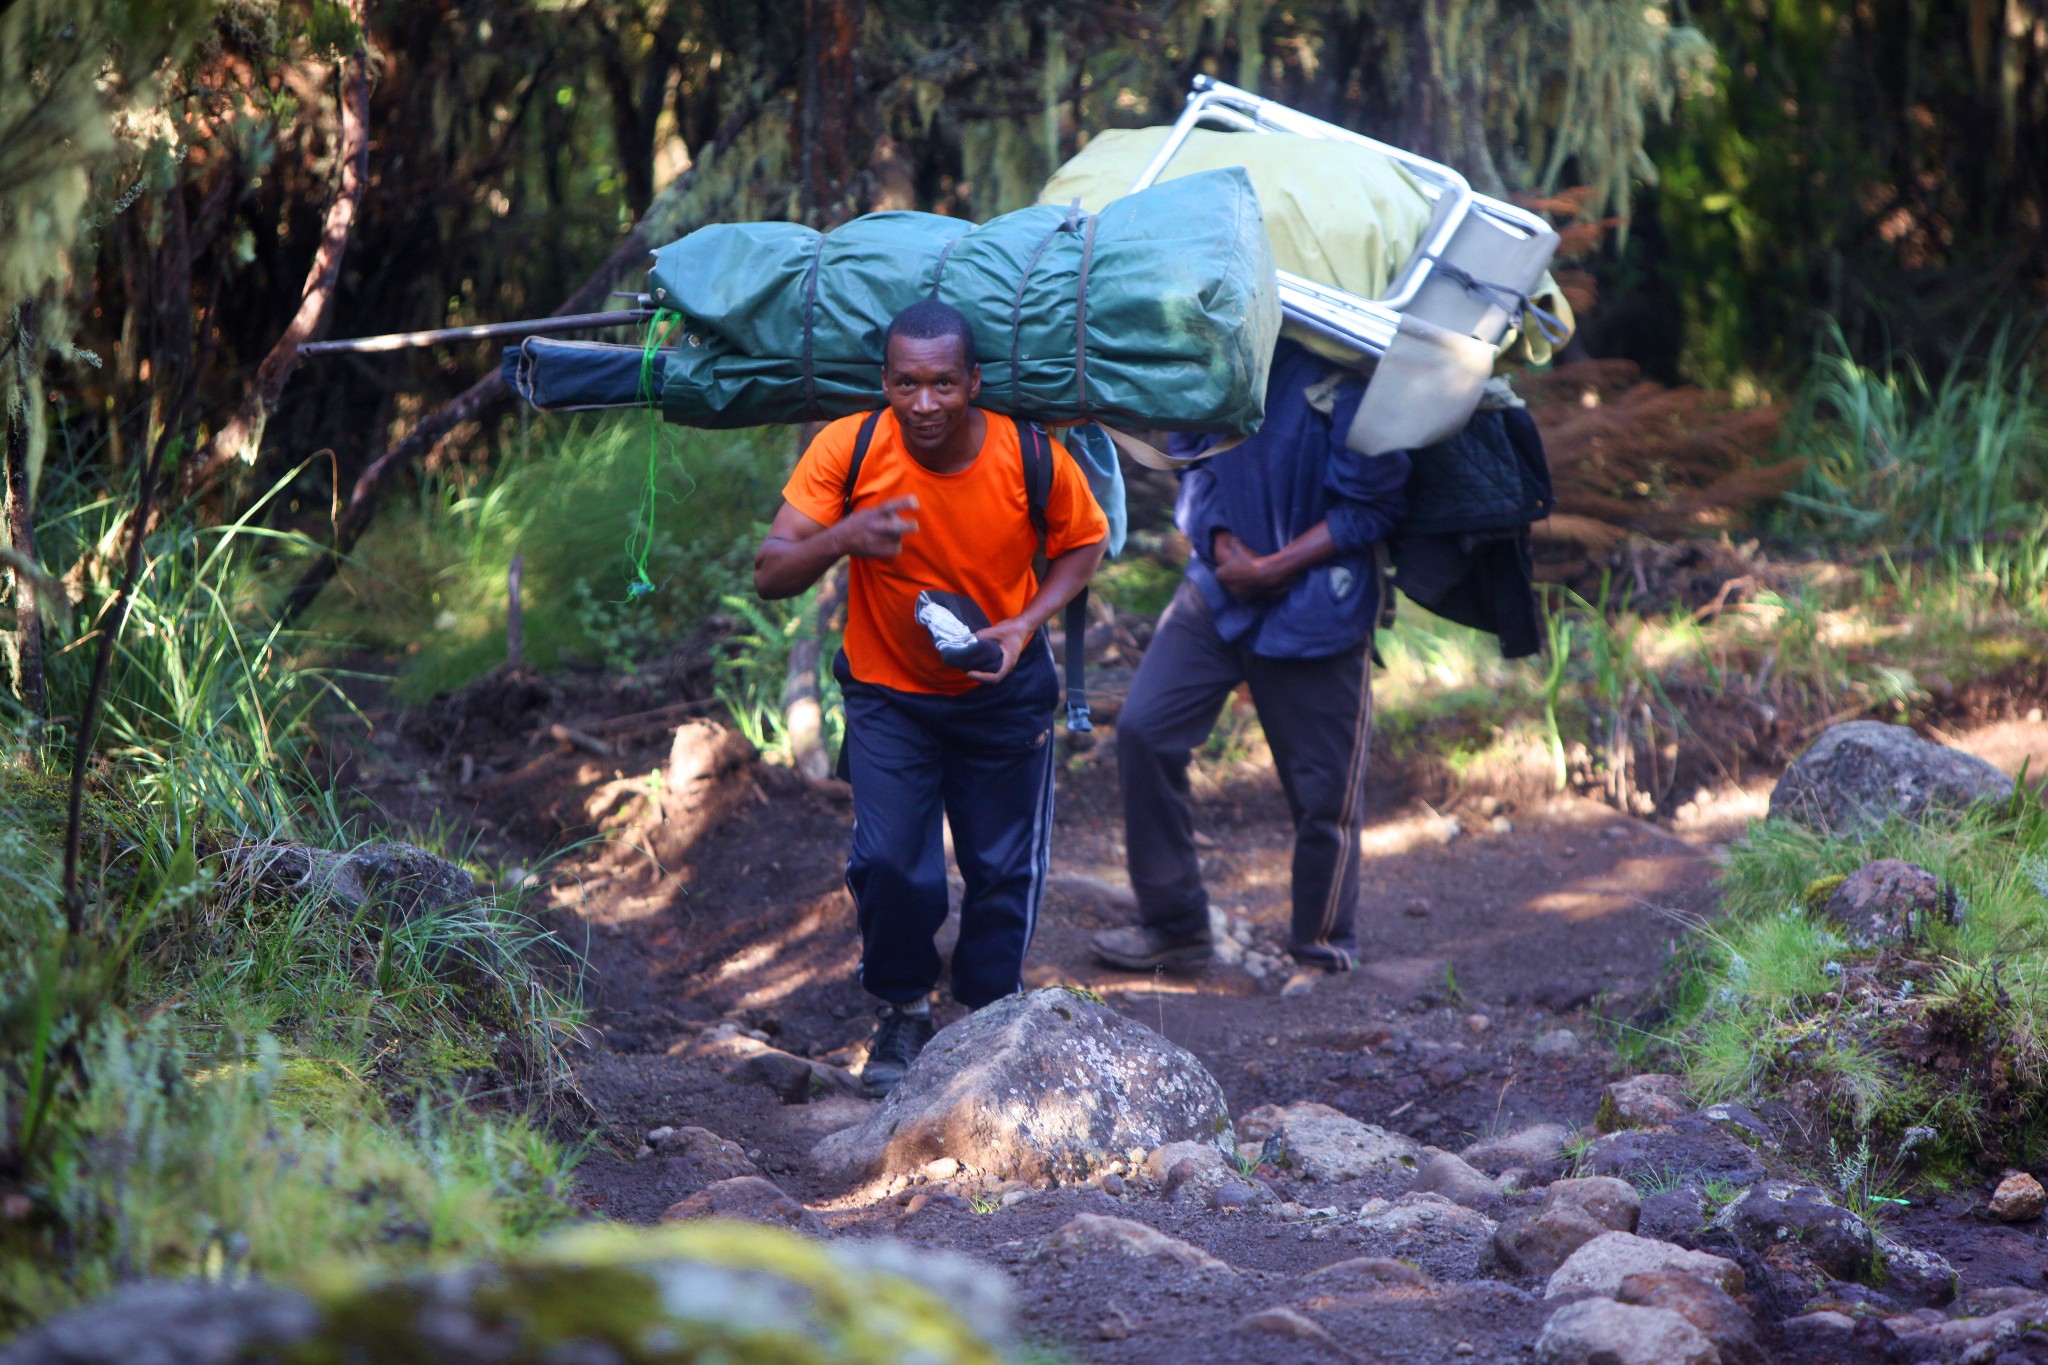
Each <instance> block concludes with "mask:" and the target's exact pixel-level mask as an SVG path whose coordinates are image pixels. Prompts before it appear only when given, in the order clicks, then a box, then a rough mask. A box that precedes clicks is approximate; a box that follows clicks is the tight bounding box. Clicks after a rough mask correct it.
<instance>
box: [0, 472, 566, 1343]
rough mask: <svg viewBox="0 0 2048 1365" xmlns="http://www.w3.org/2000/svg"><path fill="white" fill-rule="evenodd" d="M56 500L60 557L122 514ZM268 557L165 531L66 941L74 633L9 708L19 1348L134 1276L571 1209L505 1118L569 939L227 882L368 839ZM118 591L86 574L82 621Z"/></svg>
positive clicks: (5, 787)
mask: <svg viewBox="0 0 2048 1365" xmlns="http://www.w3.org/2000/svg"><path fill="white" fill-rule="evenodd" d="M43 493H44V507H43V517H42V525H41V528H40V544H41V545H42V546H43V547H44V552H45V555H46V557H47V558H49V559H50V560H52V561H55V562H63V561H66V560H68V559H70V558H72V557H73V556H75V555H76V553H77V552H78V551H79V550H80V549H81V548H82V547H84V546H86V545H89V544H93V543H97V542H98V541H99V540H100V539H101V538H102V537H104V535H105V533H106V531H107V530H108V529H109V527H110V526H111V525H112V524H113V523H114V522H115V521H116V520H117V519H118V518H119V516H120V515H121V513H122V510H123V507H124V504H123V502H122V500H121V499H120V498H118V497H115V496H87V495H85V494H84V490H83V488H82V485H80V484H79V483H76V482H67V481H66V480H65V478H64V477H63V476H62V475H61V474H53V476H52V477H51V478H50V479H48V480H46V482H45V486H44V489H43ZM259 510H260V509H259ZM254 515H255V514H254V513H252V517H253V516H254ZM274 544H275V542H274V539H273V538H272V537H271V535H270V533H268V532H265V531H262V530H261V529H259V528H258V527H257V526H256V525H255V524H254V522H253V520H245V521H242V522H239V523H236V524H234V525H230V526H225V527H216V528H208V529H194V528H193V526H192V524H191V522H190V520H189V519H187V518H186V517H184V516H183V515H181V514H180V511H175V510H174V511H173V512H172V513H170V514H168V515H167V516H166V517H165V519H164V522H163V525H162V527H161V528H160V529H158V530H157V531H156V532H155V533H154V534H152V535H151V536H150V537H149V539H148V541H147V543H146V547H145V555H144V568H143V572H142V574H141V576H140V579H139V582H138V584H137V587H136V593H135V596H134V599H133V602H134V605H133V611H132V614H131V616H130V618H129V622H128V627H127V629H126V631H125V632H124V634H123V636H122V638H121V639H120V641H119V647H118V649H117V651H116V654H115V656H114V666H113V669H112V672H111V674H110V678H109V686H108V689H107V692H106V709H105V713H104V714H105V720H104V723H103V725H102V727H101V730H100V736H99V738H100V752H99V754H98V755H97V762H96V765H95V768H94V779H93V782H92V787H91V800H90V802H89V807H88V824H87V828H86V831H85V834H86V839H85V854H86V856H85V864H86V889H87V891H88V893H89V898H90V899H89V904H88V905H87V906H86V908H85V913H84V915H83V917H82V926H83V927H82V929H81V931H80V932H78V933H75V934H74V933H72V932H70V931H69V930H68V929H67V925H66V916H65V914H64V912H63V908H62V906H61V904H60V901H61V890H60V887H59V886H58V884H57V874H56V868H57V863H58V858H57V856H56V851H57V849H58V848H59V846H60V844H61V840H62V835H63V829H64V823H65V821H64V811H63V806H64V790H63V783H62V782H61V780H59V779H58V778H55V777H53V776H50V775H48V774H49V773H50V772H51V771H54V770H58V769H62V768H64V767H66V766H68V764H66V763H65V762H64V759H65V753H64V746H65V742H66V740H67V731H66V727H67V726H68V724H69V721H68V720H67V719H66V718H68V717H75V716H76V715H77V714H78V713H79V702H80V700H81V698H82V696H83V694H84V691H85V688H86V684H87V672H88V669H89V667H90V655H91V650H90V649H89V648H88V647H85V646H86V640H87V637H86V636H80V637H79V638H77V639H72V640H66V639H64V638H62V637H61V636H60V637H58V638H54V639H52V640H51V641H50V647H51V648H50V657H49V673H48V684H49V693H50V699H51V700H50V706H51V713H52V720H51V722H50V723H49V725H47V726H38V725H36V724H34V723H32V718H31V717H29V716H27V715H26V714H24V713H23V712H22V710H21V707H20V704H19V703H18V702H15V701H14V700H13V699H12V698H5V699H0V717H4V718H5V719H6V720H8V721H10V722H12V724H13V727H14V733H15V736H16V738H15V743H14V745H13V746H12V749H11V751H10V752H8V753H6V754H4V755H0V891H4V894H5V895H6V896H7V902H8V911H7V914H6V915H5V916H0V1198H4V1199H5V1200H6V1208H7V1214H6V1217H5V1218H0V1330H4V1329H5V1328H7V1327H10V1326H18V1325H20V1324H21V1323H23V1322H25V1321H27V1320H29V1319H31V1318H33V1317H35V1316H39V1315H41V1314H43V1313H47V1312H50V1311H54V1310H55V1309H58V1308H61V1307H63V1306H64V1305H65V1304H66V1303H68V1302H72V1301H74V1300H75V1299H77V1298H78V1297H81V1296H84V1295H86V1294H89V1293H92V1292H94V1291H96V1290H98V1289H101V1288H104V1287H106V1286H107V1285H109V1284H111V1283H114V1282H117V1281H119V1280H122V1279H126V1278H131V1277H135V1276H143V1275H166V1274H168V1275H178V1274H193V1273H225V1272H226V1271H228V1270H236V1271H239V1270H242V1269H254V1270H258V1271H261V1272H263V1273H266V1274H289V1273H295V1272H298V1271H302V1270H304V1269H306V1268H308V1267H309V1266H310V1264H311V1263H312V1262H313V1261H314V1260H315V1259H317V1258H319V1257H325V1256H344V1257H370V1258H375V1259H380V1260H388V1261H404V1260H406V1259H407V1258H417V1257H419V1256H422V1255H427V1254H431V1253H434V1252H438V1251H441V1250H445V1249H452V1248H484V1247H490V1246H497V1245H502V1244H504V1243H505V1242H507V1241H516V1240H518V1239H520V1238H523V1237H525V1236H528V1235H530V1234H531V1233H532V1232H533V1231H536V1230H538V1229H539V1228H540V1227H542V1226H544V1225H545V1224H547V1223H550V1222H553V1221H559V1220H560V1219H562V1218H564V1217H566V1216H568V1213H569V1206H568V1205H567V1203H566V1201H565V1200H564V1199H563V1197H562V1195H563V1190H562V1178H563V1176H564V1175H565V1174H566V1171H567V1169H568V1167H569V1166H570V1164H572V1160H573V1157H572V1154H571V1153H570V1152H569V1151H568V1149H566V1148H564V1147H562V1146H561V1145H560V1144H559V1143H557V1142H555V1141H554V1140H553V1139H551V1138H549V1137H547V1136H545V1135H544V1134H542V1133H541V1132H540V1131H539V1130H537V1129H536V1128H534V1127H533V1126H532V1125H531V1124H530V1123H529V1122H528V1121H526V1120H524V1119H521V1118H518V1117H514V1116H507V1115H505V1114H504V1113H503V1112H502V1111H504V1110H505V1109H506V1108H507V1105H508V1103H509V1102H511V1101H525V1100H531V1099H536V1098H544V1097H545V1096H546V1095H547V1094H548V1093H549V1091H550V1088H551V1087H553V1086H555V1085H557V1084H558V1083H559V1082H560V1081H561V1080H562V1079H563V1077H564V1074H565V1071H564V1065H563V1061H562V1056H561V1047H562V1043H563V1040H564V1038H565V1037H566V1035H567V1030H569V1029H570V1028H571V1027H573V1026H574V1024H575V1023H576V1019H577V1011H576V1009H575V1007H574V1005H573V1004H572V1002H571V1001H570V1000H569V998H568V997H567V995H566V994H565V988H566V986H567V985H568V984H569V982H568V979H567V976H566V972H567V970H568V969H569V967H570V966H571V965H572V964H571V963H570V961H569V959H568V955H567V954H566V953H565V952H564V951H563V950H562V949H561V946H560V945H559V944H557V943H555V942H553V940H552V938H551V937H550V936H549V935H547V934H545V933H544V932H543V931H541V930H540V928H539V927H538V926H537V925H535V924H533V923H532V922H531V921H530V920H528V919H527V918H526V917H524V916H522V915H521V914H520V913H519V912H518V910H517V907H515V906H505V905H501V904H499V903H497V902H496V901H495V900H490V899H484V900H479V901H476V902H473V903H470V904H465V905H454V906H447V907H443V908H441V909H439V910H436V911H433V912H432V913H428V914H424V915H419V916H416V917H414V918H411V919H409V920H405V921H402V922H391V917H390V915H389V912H388V911H387V909H386V908H385V907H383V906H381V905H378V904H376V903H371V904H369V905H365V906H361V907H357V908H354V909H350V908H347V907H342V906H338V905H336V904H334V903H332V902H330V901H329V900H328V899H327V898H326V897H325V896H324V895H321V894H317V893H312V892H293V891H290V890H284V889H273V888H269V887H266V886H264V885H263V884H261V882H260V880H258V879H255V878H251V877H248V876H245V875H239V874H238V873H237V872H236V870H235V869H236V867H237V861H236V858H235V856H234V855H235V852H236V851H237V850H241V849H246V848H248V847H249V846H251V845H259V846H260V845H265V844H269V843H271V842H274V841H278V840H286V839H290V840H298V841H303V842H308V843H311V844H314V845H316V846H324V847H327V848H331V849H340V850H345V849H347V848H348V847H350V846H351V845H352V844H354V843H356V842H358V841H360V840H362V839H365V838H369V837H372V836H374V835H375V834H376V831H373V830H367V829H362V828H358V827H356V826H354V825H353V824H352V823H351V822H350V821H349V820H348V819H346V818H344V816H343V815H342V813H341V808H340V803H339V802H338V801H337V800H336V798H335V797H334V795H333V793H331V792H329V791H327V790H326V789H325V788H324V787H323V786H322V784H321V783H320V782H319V781H318V780H317V779H316V777H315V775H314V774H312V773H311V772H309V771H308V770H307V760H308V755H309V743H310V739H311V736H310V734H309V731H308V729H307V726H306V723H305V722H306V718H307V715H308V712H309V710H310V708H311V706H312V704H313V702H314V700H315V699H316V698H317V696H318V695H319V692H320V691H321V689H322V688H323V687H326V686H327V685H328V681H327V679H326V678H325V677H324V676H323V675H322V674H321V673H320V672H319V671H317V670H315V669H312V668H309V667H307V666H305V665H304V664H303V663H302V662H300V656H301V652H302V651H303V650H304V648H305V647H306V646H308V645H309V644H311V643H312V642H311V641H309V640H307V639H306V638H304V637H301V636H296V635H292V634H289V633H287V632H284V631H282V630H280V629H279V628H278V627H277V626H276V625H275V624H274V621H273V620H272V618H271V617H270V616H269V615H268V613H267V612H266V609H265V607H266V600H267V592H266V585H265V581H264V579H263V577H262V576H261V572H260V569H261V564H260V558H259V556H258V554H257V553H256V552H257V551H258V550H259V549H263V548H269V547H272V546H274ZM286 548H290V547H289V546H287V547H286ZM110 591H111V590H110V588H108V587H107V586H105V585H101V584H88V587H87V595H86V600H85V601H84V602H83V603H81V604H80V609H79V611H78V612H77V613H76V618H75V619H76V621H77V622H78V623H79V629H81V630H84V631H90V630H93V629H95V628H96V627H95V625H94V623H95V622H100V621H103V620H104V616H103V608H104V606H105V604H106V600H107V598H108V596H109V595H110ZM492 1092H497V1093H498V1094H499V1095H500V1096H501V1099H499V1100H497V1101H492V1100H490V1099H489V1096H490V1094H491V1093H492ZM493 1112H498V1116H497V1117H493V1116H492V1114H493Z"/></svg>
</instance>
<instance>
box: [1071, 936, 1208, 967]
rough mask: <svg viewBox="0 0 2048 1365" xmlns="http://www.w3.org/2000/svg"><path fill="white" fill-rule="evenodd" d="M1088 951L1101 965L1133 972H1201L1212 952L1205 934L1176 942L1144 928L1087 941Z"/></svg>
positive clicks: (1171, 938)
mask: <svg viewBox="0 0 2048 1365" xmlns="http://www.w3.org/2000/svg"><path fill="white" fill-rule="evenodd" d="M1088 947H1089V949H1090V950H1091V951H1092V952H1094V954H1095V956H1096V957H1097V958H1098V959H1100V960H1101V961H1103V962H1106V963H1108V964H1109V965H1110V966H1112V967H1122V968H1123V969H1124V970H1125V971H1131V972H1149V971H1155V970H1158V971H1169V972H1199V971H1201V970H1202V969H1203V968H1204V967H1206V966H1208V965H1209V958H1210V957H1211V956H1212V952H1213V950H1212V949H1211V948H1210V945H1209V937H1208V935H1206V934H1204V935H1201V936H1200V937H1196V938H1175V937H1173V936H1171V935H1169V934H1162V933H1160V932H1159V931H1158V930H1157V929H1148V928H1146V927H1145V926H1144V925H1142V924H1137V925H1132V926H1131V927H1130V928H1128V929H1105V930H1103V931H1102V932H1101V933H1099V934H1097V935H1095V936H1094V937H1093V938H1091V939H1089V940H1088Z"/></svg>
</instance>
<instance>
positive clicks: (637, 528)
mask: <svg viewBox="0 0 2048 1365" xmlns="http://www.w3.org/2000/svg"><path fill="white" fill-rule="evenodd" d="M682 325H683V315H682V314H681V313H678V312H676V311H674V310H673V309H669V308H657V309H655V310H654V316H653V317H652V318H650V319H649V320H648V323H647V338H646V340H645V341H644V342H643V343H642V344H641V347H640V401H641V402H642V403H643V404H645V405H646V409H647V486H646V487H645V488H643V489H642V490H641V493H640V517H639V520H638V522H637V523H636V524H635V525H634V527H633V532H632V534H631V536H629V537H628V538H627V541H626V553H627V554H628V555H630V556H631V557H632V560H633V581H632V583H631V584H630V585H629V586H628V587H627V588H626V597H627V598H628V599H629V600H630V599H632V598H635V597H640V596H644V595H645V594H647V593H650V592H653V591H654V588H655V583H654V579H653V577H652V576H651V575H649V574H648V572H647V560H648V557H649V556H650V555H651V554H653V553H654V513H655V504H656V499H657V498H658V497H659V496H660V489H659V486H658V480H659V478H660V472H661V456H662V446H663V444H664V442H663V439H662V420H661V395H660V394H659V393H657V392H656V391H655V387H654V362H655V358H656V356H657V355H658V354H659V353H660V351H661V348H662V347H663V346H666V345H667V344H668V343H669V341H670V340H672V339H673V338H674V336H675V334H676V333H677V332H678V331H679V330H681V328H682Z"/></svg>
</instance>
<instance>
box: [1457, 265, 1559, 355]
mask: <svg viewBox="0 0 2048 1365" xmlns="http://www.w3.org/2000/svg"><path fill="white" fill-rule="evenodd" d="M1423 259H1424V260H1426V261H1428V262H1429V263H1430V266H1431V267H1432V268H1433V269H1434V270H1436V271H1438V272H1439V273H1441V274H1442V275H1444V276H1445V277H1446V278H1448V279H1450V280H1451V281H1453V282H1454V283H1456V284H1460V285H1463V286H1464V287H1465V292H1466V293H1468V294H1475V295H1477V296H1479V297H1480V298H1486V299H1491V300H1492V301H1493V302H1494V303H1496V304H1498V305H1499V306H1500V307H1501V308H1502V309H1504V310H1506V312H1507V314H1508V316H1509V317H1512V318H1517V319H1519V318H1520V317H1521V316H1522V315H1523V314H1525V313H1526V314H1528V315H1529V316H1530V317H1531V318H1534V319H1535V321H1536V330H1537V331H1539V332H1541V333H1543V337H1544V339H1545V340H1546V341H1548V342H1549V343H1550V344H1551V345H1553V346H1562V345H1564V344H1565V342H1567V341H1569V340H1571V336H1572V331H1571V328H1569V327H1567V326H1565V325H1564V319H1563V318H1561V317H1559V316H1558V315H1557V314H1555V313H1553V312H1551V311H1550V310H1549V309H1547V308H1539V307H1537V306H1536V304H1535V302H1534V301H1533V300H1531V299H1530V297H1529V296H1528V295H1527V294H1525V293H1523V292H1522V291H1521V290H1519V289H1515V288H1511V287H1510V286H1508V285H1505V284H1496V283H1495V282H1494V281H1492V280H1482V279H1480V278H1479V277H1478V276H1476V275H1474V274H1473V273H1472V272H1471V271H1469V270H1467V269H1465V267H1464V266H1462V265H1453V264H1451V262H1449V261H1447V260H1445V259H1444V258H1443V257H1441V256H1430V255H1425V256H1424V257H1423Z"/></svg>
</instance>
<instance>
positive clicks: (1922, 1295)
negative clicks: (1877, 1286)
mask: <svg viewBox="0 0 2048 1365" xmlns="http://www.w3.org/2000/svg"><path fill="white" fill-rule="evenodd" d="M1877 1266H1878V1270H1879V1272H1880V1282H1881V1283H1882V1285H1883V1286H1884V1292H1885V1293H1887V1294H1890V1295H1892V1296H1893V1297H1894V1298H1898V1299H1902V1300H1904V1301H1905V1302H1907V1303H1910V1304H1918V1305H1923V1306H1927V1307H1939V1306H1941V1305H1942V1304H1945V1303H1948V1302H1949V1301H1950V1300H1952V1299H1954V1298H1955V1296H1956V1268H1955V1267H1954V1266H1952V1265H1950V1264H1949V1263H1948V1258H1947V1257H1945V1256H1942V1255H1941V1254H1939V1253H1938V1252H1933V1251H1928V1250H1927V1249H1926V1248H1924V1247H1915V1246H1908V1245H1906V1244H1905V1243H1904V1242H1901V1241H1897V1240H1895V1239H1893V1238H1890V1237H1887V1236H1885V1235H1884V1234H1883V1233H1879V1234H1878V1236H1877Z"/></svg>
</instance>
